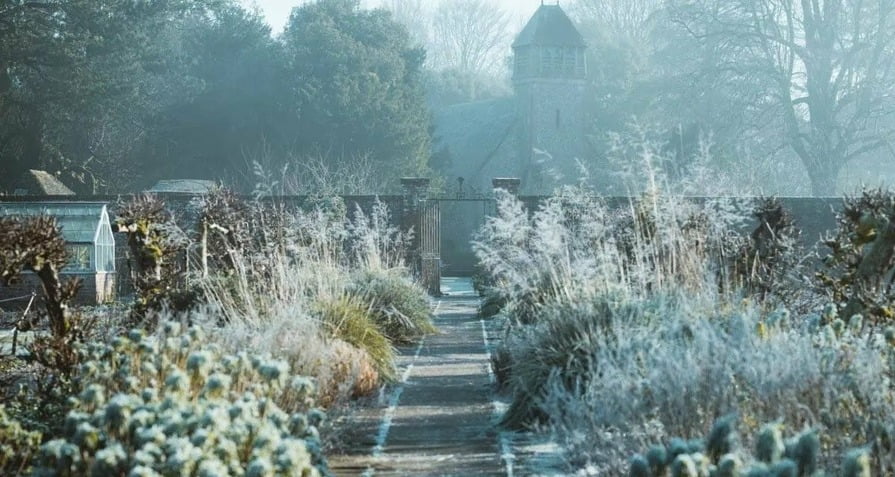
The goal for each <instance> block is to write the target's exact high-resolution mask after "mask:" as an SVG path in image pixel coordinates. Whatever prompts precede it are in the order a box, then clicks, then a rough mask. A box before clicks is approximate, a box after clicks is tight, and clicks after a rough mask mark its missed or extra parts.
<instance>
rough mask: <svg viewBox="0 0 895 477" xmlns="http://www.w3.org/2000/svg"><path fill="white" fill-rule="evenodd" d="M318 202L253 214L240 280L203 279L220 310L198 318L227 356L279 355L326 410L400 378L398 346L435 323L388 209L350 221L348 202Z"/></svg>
mask: <svg viewBox="0 0 895 477" xmlns="http://www.w3.org/2000/svg"><path fill="white" fill-rule="evenodd" d="M312 202H313V203H314V204H316V205H314V206H313V207H312V208H310V209H309V210H295V211H291V210H286V209H285V208H282V207H280V206H278V205H276V204H270V205H269V206H268V207H267V208H266V209H264V210H259V211H257V212H256V213H255V214H254V217H253V220H254V221H255V222H257V224H256V225H253V226H254V227H258V230H257V231H256V235H257V236H258V237H257V242H258V243H257V245H256V246H255V247H254V248H253V249H250V250H231V251H230V252H229V257H230V260H231V261H232V265H233V270H234V273H232V274H230V275H228V276H226V277H212V278H211V279H209V280H207V281H205V282H204V287H205V295H206V296H207V297H209V302H210V304H211V306H212V307H213V308H214V310H215V312H214V313H212V314H210V315H209V316H206V317H199V319H201V320H202V322H203V323H205V324H206V327H207V328H208V329H215V331H214V334H215V340H217V341H218V342H220V343H222V345H223V346H224V347H225V348H226V349H228V350H240V349H248V350H255V351H257V352H272V353H275V354H276V355H277V356H280V357H282V358H283V359H286V360H287V361H288V362H289V363H290V365H291V366H292V368H293V369H294V370H296V372H299V373H302V374H305V375H308V376H313V377H314V378H315V379H316V380H317V383H318V395H317V397H318V399H319V402H320V403H321V404H324V405H327V406H328V405H331V404H333V403H335V402H338V401H340V400H343V399H345V398H348V397H356V396H362V395H366V394H369V393H371V392H373V391H375V390H376V389H378V387H379V384H380V381H381V380H388V378H389V377H390V376H392V375H393V374H394V373H393V371H394V363H393V360H394V350H393V342H406V341H410V340H413V339H416V338H418V337H420V336H422V335H423V334H426V333H429V332H431V331H432V326H431V323H430V321H429V303H428V298H427V296H426V293H425V291H424V290H423V289H422V288H420V287H419V286H418V285H416V284H415V283H413V281H412V280H411V279H410V278H409V277H408V272H407V269H406V268H404V267H403V261H402V260H403V247H404V245H405V243H406V235H405V234H402V233H401V232H400V231H398V230H397V229H396V228H395V227H393V226H391V225H389V223H390V222H389V216H388V208H387V207H386V206H385V204H382V203H376V204H375V205H374V207H373V210H372V211H371V212H370V213H369V214H364V213H363V212H362V211H361V210H356V211H355V212H354V214H353V215H351V216H349V214H348V210H347V208H346V207H345V204H344V202H343V201H342V200H341V199H340V198H337V197H336V198H329V197H317V198H313V199H312ZM220 321H223V322H224V323H225V325H224V326H223V327H220V328H218V323H219V322H220ZM377 326H379V329H377ZM216 328H217V329H216ZM383 333H384V334H385V335H386V336H383Z"/></svg>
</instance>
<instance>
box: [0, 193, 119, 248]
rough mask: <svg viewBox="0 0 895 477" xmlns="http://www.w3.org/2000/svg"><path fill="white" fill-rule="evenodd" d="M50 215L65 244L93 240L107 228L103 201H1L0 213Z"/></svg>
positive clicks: (17, 215)
mask: <svg viewBox="0 0 895 477" xmlns="http://www.w3.org/2000/svg"><path fill="white" fill-rule="evenodd" d="M39 215H51V216H54V217H56V220H57V221H58V222H59V225H60V226H61V227H62V237H63V238H64V239H65V241H66V242H69V243H93V242H94V241H95V240H96V238H97V232H98V231H99V230H100V228H101V227H109V226H110V225H109V216H108V213H107V211H106V204H105V203H102V202H3V203H0V216H3V217H8V216H13V217H35V216H39Z"/></svg>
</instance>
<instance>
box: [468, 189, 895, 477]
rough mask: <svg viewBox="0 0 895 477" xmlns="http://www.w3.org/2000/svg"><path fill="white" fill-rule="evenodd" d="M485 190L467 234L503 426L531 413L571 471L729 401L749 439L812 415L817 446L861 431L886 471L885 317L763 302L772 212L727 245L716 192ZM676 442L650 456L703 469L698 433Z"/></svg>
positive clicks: (892, 338) (684, 428)
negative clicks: (474, 236)
mask: <svg viewBox="0 0 895 477" xmlns="http://www.w3.org/2000/svg"><path fill="white" fill-rule="evenodd" d="M497 202H498V215H497V216H496V217H493V218H490V219H489V220H488V222H487V223H486V224H485V226H484V227H483V229H482V232H481V234H480V236H479V238H478V240H477V242H476V244H475V247H476V253H477V256H478V257H479V260H480V263H481V264H482V266H483V267H484V269H485V270H486V272H487V273H488V275H489V278H490V279H491V280H490V281H491V283H492V287H493V291H492V293H494V294H495V295H497V296H499V297H500V298H501V299H502V300H503V301H505V303H506V306H505V308H504V316H505V317H506V318H505V319H504V323H506V326H505V330H504V343H503V344H502V345H501V347H500V348H499V349H498V350H497V353H495V356H496V361H497V362H496V363H495V370H496V373H497V374H498V377H499V380H500V382H501V383H502V384H503V389H504V390H505V391H506V392H507V393H508V394H509V395H510V397H511V399H512V402H511V405H510V406H509V409H508V412H507V413H506V415H505V416H504V424H506V425H510V426H513V427H525V426H536V425H538V424H546V425H547V426H546V427H547V428H548V429H550V430H551V431H552V432H553V433H554V435H555V436H556V438H557V439H558V440H559V441H560V443H562V444H564V446H565V449H566V450H567V456H568V458H569V462H570V464H572V465H573V466H575V467H577V466H588V467H589V468H591V469H595V471H596V472H597V473H598V475H622V474H624V473H625V472H627V471H629V470H631V471H632V475H645V476H648V475H652V474H649V473H646V472H647V471H650V469H651V467H652V465H653V464H652V462H653V461H656V460H657V456H658V450H657V451H656V455H653V456H652V459H651V458H650V455H645V456H643V458H642V459H637V460H636V461H635V462H634V463H629V457H630V456H631V455H632V454H634V453H635V452H637V451H638V450H640V449H643V448H647V447H649V446H650V445H652V444H654V443H656V442H662V441H669V439H670V438H671V436H676V435H677V436H684V437H686V438H688V439H690V438H694V437H696V436H701V435H703V434H705V433H706V432H707V431H708V430H709V428H710V427H711V425H712V422H713V421H714V420H715V419H716V418H718V417H719V416H723V415H726V414H729V413H732V412H733V413H736V414H738V415H739V416H740V422H741V423H742V426H743V427H744V430H746V431H748V435H750V436H751V435H755V434H758V435H761V432H759V431H760V429H759V426H760V423H764V422H769V421H775V420H777V419H783V420H784V421H785V422H787V423H788V424H789V425H792V426H796V428H799V427H818V428H821V429H822V430H823V431H824V434H823V435H824V436H825V437H824V441H823V444H824V448H825V450H830V451H831V454H832V455H837V454H843V453H845V452H846V451H847V450H848V449H851V448H853V447H854V446H855V445H859V444H862V443H866V444H867V445H870V446H871V447H870V451H871V452H869V454H868V455H869V456H870V458H871V460H870V463H871V466H872V468H873V469H874V470H875V471H876V472H879V473H881V474H885V475H888V474H891V473H893V472H895V469H893V467H892V462H893V461H895V452H893V448H892V447H891V442H892V441H893V440H892V438H891V436H892V430H893V429H895V418H893V416H895V393H893V391H892V388H891V372H892V370H893V369H895V366H893V365H895V359H893V356H895V355H893V348H892V345H891V343H892V342H895V329H892V330H889V331H888V334H886V333H882V332H880V331H874V329H873V328H872V327H868V326H866V324H865V321H866V320H865V319H864V318H863V317H861V316H860V315H856V316H852V314H851V313H848V314H844V315H842V316H840V315H839V313H837V310H838V308H837V306H836V305H835V304H834V305H831V306H829V307H827V308H825V309H824V310H823V311H822V312H821V313H819V314H817V315H812V314H807V312H806V313H801V312H800V313H792V312H790V311H789V310H787V309H776V310H775V305H772V303H774V302H773V300H769V299H768V298H767V297H768V296H771V295H775V294H779V293H780V290H779V289H778V288H780V284H781V283H792V281H791V274H792V273H791V272H792V271H793V268H794V266H795V265H794V262H790V261H789V259H790V258H792V257H791V256H790V254H791V253H792V251H793V250H794V249H793V248H792V243H790V242H789V241H788V240H786V241H783V240H779V241H778V240H777V239H783V238H785V237H783V235H789V236H791V237H796V236H797V233H796V232H795V231H794V230H791V228H792V227H791V226H792V224H791V223H790V222H789V221H788V220H786V217H782V218H781V219H782V220H778V221H777V223H776V225H777V227H776V228H773V225H772V224H768V226H770V227H772V229H771V230H769V231H768V235H770V236H771V238H772V239H774V240H771V241H768V240H766V239H767V238H768V237H764V241H763V242H762V241H761V240H754V243H753V244H752V246H744V243H745V240H748V239H746V238H740V237H739V236H738V234H736V233H735V230H736V228H737V227H739V226H740V225H741V223H740V220H741V219H742V217H739V216H738V215H737V213H736V207H735V206H733V205H730V204H724V203H706V204H701V205H700V204H695V203H691V202H688V201H685V200H682V199H678V198H673V197H663V196H660V195H658V194H657V193H655V191H652V192H649V193H647V194H645V195H644V196H643V197H641V198H639V199H637V200H634V201H632V202H631V203H630V206H629V207H627V208H625V207H622V208H620V209H616V210H610V209H609V208H608V207H607V206H605V205H604V204H603V203H602V202H601V201H600V199H595V198H590V197H588V195H587V194H586V191H580V190H576V189H568V190H566V191H563V192H561V193H559V194H557V195H556V196H555V197H552V198H550V199H548V200H547V201H546V202H545V203H544V204H543V205H542V206H541V207H540V208H539V209H538V210H535V211H527V210H525V209H524V208H523V206H522V204H521V203H520V202H519V201H518V200H516V199H514V198H513V197H511V196H509V195H506V194H504V195H499V196H498V200H497ZM764 208H765V209H766V212H767V214H765V215H769V216H773V215H774V214H776V213H777V212H779V209H778V208H776V207H774V204H773V203H770V202H769V203H765V204H764ZM759 218H760V217H759ZM768 220H770V219H768ZM759 228H760V227H759ZM754 238H755V237H751V238H750V239H754ZM758 238H762V237H758ZM750 247H751V248H750ZM741 252H742V253H741ZM771 257H776V258H774V261H769V259H770V258H771ZM744 265H745V266H744ZM737 267H739V268H737ZM762 267H765V268H764V269H763V268H762ZM737 285H747V288H745V289H738V288H737ZM791 291H792V293H790V294H791V295H795V294H797V293H802V291H800V290H797V289H793V290H791ZM744 296H745V298H744ZM806 296H807V295H806ZM808 298H809V299H813V298H812V297H808ZM807 301H809V300H802V301H799V302H798V303H802V302H807ZM809 306H810V304H809ZM817 311H820V310H817ZM806 315H807V316H806ZM749 439H751V437H750V438H749ZM678 444H680V445H678V446H676V448H677V449H683V451H681V452H677V451H675V452H671V449H667V450H663V452H665V451H667V452H665V453H666V454H667V453H673V454H674V455H675V457H674V458H670V459H668V460H667V461H666V464H667V466H668V467H667V469H666V470H668V471H672V473H673V475H704V474H705V472H703V469H705V465H704V464H705V463H706V459H705V458H701V457H700V456H697V455H694V451H689V450H687V449H689V448H690V447H696V448H698V446H690V444H691V443H689V442H683V443H678ZM746 445H747V446H749V447H751V446H753V445H755V443H754V442H750V441H747V442H746ZM688 446H689V447H688ZM772 447H773V446H772ZM700 452H701V451H700ZM663 455H665V454H663ZM680 455H684V456H683V457H681V459H680V460H678V461H676V457H677V456H680ZM769 455H771V457H772V459H771V460H773V457H774V456H775V455H776V454H775V452H774V451H772V452H770V454H769ZM715 457H718V456H714V457H713V459H714V458H715ZM665 458H666V457H663V459H665ZM712 462H713V463H714V464H717V465H718V467H719V471H720V469H721V468H722V467H723V469H727V470H726V471H725V472H727V471H731V469H734V468H736V467H737V466H736V465H734V464H736V461H735V460H730V459H728V460H726V461H724V465H723V466H722V465H721V461H720V460H717V459H716V460H712ZM822 463H823V464H824V465H825V466H827V467H829V466H830V465H832V464H831V463H830V462H822ZM635 464H636V465H635ZM629 465H630V469H629ZM731 466H732V467H731ZM635 471H636V472H635ZM656 475H666V474H661V473H660V474H656ZM717 475H738V474H735V473H734V474H730V473H727V474H717ZM754 475H791V474H787V473H783V474H773V473H772V474H754Z"/></svg>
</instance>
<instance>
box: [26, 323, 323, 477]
mask: <svg viewBox="0 0 895 477" xmlns="http://www.w3.org/2000/svg"><path fill="white" fill-rule="evenodd" d="M163 328H164V329H163V330H162V331H161V332H159V333H158V334H154V335H144V334H143V333H142V332H141V331H140V330H135V331H133V332H131V333H129V334H128V335H127V336H120V337H118V338H117V339H115V340H114V341H113V342H112V343H111V344H108V345H106V344H92V345H89V346H88V347H87V349H85V357H84V361H83V364H82V365H81V374H80V377H81V379H82V382H83V383H84V386H83V391H82V392H81V393H80V395H78V396H76V397H73V398H72V399H71V410H70V411H69V413H68V415H67V416H66V418H65V422H64V431H63V435H62V436H59V437H58V438H56V439H52V440H50V441H48V442H46V443H45V444H44V445H42V446H41V448H40V454H39V457H38V459H37V464H36V465H35V475H58V476H66V475H69V476H75V475H97V476H99V475H295V476H307V475H319V474H325V473H327V468H326V462H325V460H324V459H323V457H322V455H321V450H320V443H319V436H318V434H317V429H316V426H317V425H319V422H318V421H319V417H314V418H311V416H317V415H318V413H317V411H314V410H312V409H311V407H310V406H311V405H312V402H311V401H310V400H309V396H310V395H311V393H312V392H313V384H312V383H311V382H309V381H308V380H307V379H303V378H301V377H292V376H290V370H289V366H288V364H286V363H284V362H282V361H277V360H274V359H271V358H268V357H264V356H257V355H248V354H245V353H242V354H236V355H224V354H222V352H221V351H220V349H219V347H218V346H217V345H215V344H213V343H209V342H207V341H206V339H205V336H204V333H202V332H201V330H199V329H197V328H191V329H188V330H185V331H184V332H180V331H181V330H180V329H179V328H180V327H179V326H177V325H175V324H173V323H169V324H167V325H165V326H164V327H163ZM284 401H288V402H291V403H296V402H303V403H304V405H303V406H302V408H300V409H296V411H298V413H295V414H291V415H290V414H289V413H287V412H286V411H284V410H283V409H282V408H281V407H280V406H279V405H278V403H279V402H284ZM305 412H306V413H307V414H303V413H305Z"/></svg>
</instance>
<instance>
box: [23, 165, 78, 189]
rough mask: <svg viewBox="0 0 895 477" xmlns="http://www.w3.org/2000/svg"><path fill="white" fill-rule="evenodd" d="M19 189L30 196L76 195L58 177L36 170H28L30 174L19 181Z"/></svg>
mask: <svg viewBox="0 0 895 477" xmlns="http://www.w3.org/2000/svg"><path fill="white" fill-rule="evenodd" d="M17 188H18V189H22V190H23V191H25V193H26V194H29V195H75V193H74V192H73V191H72V190H71V189H69V188H68V187H66V186H65V184H63V183H62V181H60V180H59V179H57V178H56V176H54V175H52V174H50V173H49V172H47V171H40V170H36V169H30V170H28V173H27V174H25V176H24V177H23V178H22V179H21V180H20V181H19V184H18V187H17Z"/></svg>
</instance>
